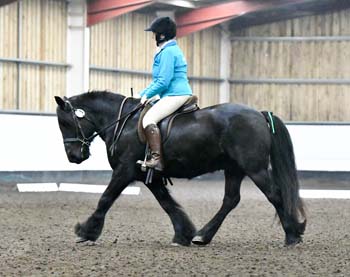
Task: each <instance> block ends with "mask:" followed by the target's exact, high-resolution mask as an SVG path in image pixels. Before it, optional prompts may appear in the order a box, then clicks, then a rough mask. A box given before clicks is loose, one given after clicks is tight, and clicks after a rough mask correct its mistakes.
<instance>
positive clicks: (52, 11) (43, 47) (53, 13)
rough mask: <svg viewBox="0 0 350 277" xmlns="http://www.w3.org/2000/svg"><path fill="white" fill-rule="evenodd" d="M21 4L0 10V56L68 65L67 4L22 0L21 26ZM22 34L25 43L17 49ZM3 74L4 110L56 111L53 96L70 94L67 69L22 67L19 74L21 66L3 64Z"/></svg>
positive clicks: (56, 0)
mask: <svg viewBox="0 0 350 277" xmlns="http://www.w3.org/2000/svg"><path fill="white" fill-rule="evenodd" d="M17 5H18V3H13V4H10V5H6V6H3V7H0V23H1V24H0V57H5V58H18V59H25V60H31V61H48V62H61V63H65V61H66V56H67V53H66V45H67V41H66V38H67V4H66V1H64V0H22V1H21V5H20V7H21V11H20V18H21V24H20V26H17V24H18V22H17V18H18V10H17V7H18V6H17ZM18 27H19V28H18ZM19 29H20V34H19V33H18V30H19ZM19 35H20V39H21V43H20V49H17V37H18V36H19ZM0 74H1V75H0V89H1V91H0V109H20V110H23V111H40V112H53V111H54V110H55V106H56V105H55V104H54V101H52V99H53V96H54V95H61V96H63V95H65V94H66V68H64V67H62V68H61V67H51V66H42V65H27V64H20V66H19V72H18V66H17V64H15V63H8V62H6V63H5V62H2V63H0ZM18 78H19V93H18V88H17V79H18ZM17 98H18V99H17ZM17 102H19V106H17Z"/></svg>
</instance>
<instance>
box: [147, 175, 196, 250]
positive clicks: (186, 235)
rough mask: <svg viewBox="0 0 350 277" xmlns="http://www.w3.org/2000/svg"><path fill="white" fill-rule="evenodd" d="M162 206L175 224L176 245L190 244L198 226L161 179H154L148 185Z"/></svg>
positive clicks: (174, 240) (174, 242) (174, 241)
mask: <svg viewBox="0 0 350 277" xmlns="http://www.w3.org/2000/svg"><path fill="white" fill-rule="evenodd" d="M147 187H148V188H149V189H150V191H151V192H152V193H153V195H154V197H155V198H156V199H157V201H158V202H159V204H160V206H161V207H162V208H163V209H164V211H165V212H166V213H167V214H168V216H169V217H170V220H171V222H172V224H173V226H174V231H175V235H174V238H173V240H172V242H173V244H175V245H183V246H189V245H190V244H191V240H192V238H193V237H194V236H195V234H196V228H195V227H194V225H193V223H192V222H191V220H190V219H189V217H188V216H187V214H186V213H185V212H184V210H183V209H182V207H181V206H180V205H179V204H178V203H177V202H176V201H175V200H174V199H173V198H172V197H171V195H170V194H169V191H168V189H167V188H166V187H165V186H164V184H163V183H162V182H161V181H160V180H156V179H154V180H153V183H151V184H149V185H147Z"/></svg>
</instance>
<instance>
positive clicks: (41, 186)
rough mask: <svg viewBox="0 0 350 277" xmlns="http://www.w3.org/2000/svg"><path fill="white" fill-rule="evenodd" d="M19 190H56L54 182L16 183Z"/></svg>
mask: <svg viewBox="0 0 350 277" xmlns="http://www.w3.org/2000/svg"><path fill="white" fill-rule="evenodd" d="M17 188H18V191H19V192H45V191H47V192H51V191H57V190H58V187H57V184H56V183H23V184H17Z"/></svg>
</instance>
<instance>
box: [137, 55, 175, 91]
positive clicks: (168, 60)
mask: <svg viewBox="0 0 350 277" xmlns="http://www.w3.org/2000/svg"><path fill="white" fill-rule="evenodd" d="M161 55H162V56H161V57H160V62H159V72H158V75H157V76H156V77H155V79H154V80H153V81H152V83H151V84H150V85H149V86H148V87H147V88H145V89H144V90H143V91H142V92H141V93H140V95H141V96H143V95H146V97H147V98H151V97H153V96H155V95H157V94H159V95H161V93H162V92H163V91H164V90H166V89H167V88H168V87H169V84H170V82H171V79H173V77H174V67H175V56H174V54H173V53H172V52H171V51H164V50H163V53H161Z"/></svg>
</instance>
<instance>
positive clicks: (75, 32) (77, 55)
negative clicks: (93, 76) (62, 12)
mask: <svg viewBox="0 0 350 277" xmlns="http://www.w3.org/2000/svg"><path fill="white" fill-rule="evenodd" d="M86 9H87V7H86V1H84V0H76V1H70V2H68V31H67V63H68V64H70V65H71V66H72V67H71V68H70V69H68V71H67V86H66V95H67V96H72V95H76V94H80V93H83V92H86V91H87V90H88V88H89V48H90V47H89V42H90V41H89V29H88V28H86Z"/></svg>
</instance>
